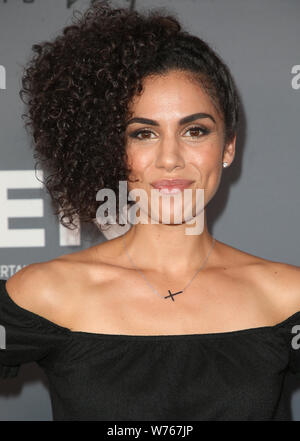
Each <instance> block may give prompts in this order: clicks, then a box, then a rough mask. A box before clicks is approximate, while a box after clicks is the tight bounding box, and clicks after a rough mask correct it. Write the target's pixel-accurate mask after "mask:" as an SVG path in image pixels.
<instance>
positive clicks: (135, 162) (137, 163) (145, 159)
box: [127, 149, 150, 175]
mask: <svg viewBox="0 0 300 441" xmlns="http://www.w3.org/2000/svg"><path fill="white" fill-rule="evenodd" d="M127 155H128V163H129V165H130V167H131V169H132V173H134V174H135V175H139V174H141V173H143V171H144V170H145V169H146V168H147V166H148V164H149V162H150V157H149V155H147V154H146V152H145V153H144V154H143V153H141V152H140V151H139V152H137V151H136V149H129V150H128V151H127Z"/></svg>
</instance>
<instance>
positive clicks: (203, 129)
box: [129, 126, 210, 141]
mask: <svg viewBox="0 0 300 441" xmlns="http://www.w3.org/2000/svg"><path fill="white" fill-rule="evenodd" d="M195 130H196V131H199V132H202V135H201V136H189V137H188V138H193V139H200V138H202V137H203V136H205V135H208V134H209V133H210V130H209V129H207V128H206V127H200V126H192V127H189V128H188V129H187V130H186V131H185V133H187V132H189V131H195ZM142 133H153V132H152V130H150V129H138V130H135V131H134V132H132V133H130V134H129V137H130V138H133V139H138V140H140V141H148V140H151V139H153V138H139V137H138V135H140V134H142Z"/></svg>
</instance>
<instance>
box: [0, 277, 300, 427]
mask: <svg viewBox="0 0 300 441" xmlns="http://www.w3.org/2000/svg"><path fill="white" fill-rule="evenodd" d="M0 325H1V328H0V335H1V339H0V342H1V349H0V377H3V378H6V377H13V376H16V375H17V373H18V370H19V367H20V365H21V364H23V363H27V362H32V361H36V362H37V363H38V365H39V366H40V367H41V368H42V369H43V370H44V372H45V373H46V375H47V378H48V380H49V390H50V397H51V403H52V410H53V419H54V420H100V421H202V420H207V421H209V420H223V421H224V420H287V419H289V412H288V409H286V406H284V405H283V403H282V400H281V395H282V389H283V382H284V379H285V376H286V373H287V372H288V371H291V372H292V373H297V372H300V349H298V340H299V342H300V338H299V339H298V332H299V330H300V329H298V327H299V328H300V311H299V312H296V313H295V314H293V315H292V316H290V317H288V318H287V319H286V320H284V321H282V322H281V323H278V324H277V325H275V326H263V327H258V328H250V329H242V330H237V331H228V332H222V333H221V332H220V333H209V334H184V335H174V334H173V335H119V334H96V333H89V332H80V331H71V330H70V329H68V328H65V327H62V326H59V325H57V324H55V323H53V322H51V321H49V320H47V319H46V318H44V317H41V316H39V315H37V314H35V313H33V312H31V311H29V310H26V309H24V308H22V307H21V306H19V305H17V304H16V303H15V302H14V301H13V300H12V298H11V297H10V296H9V294H8V292H7V290H6V280H0ZM297 325H298V326H297ZM4 333H5V337H6V338H5V344H4V339H3V336H4ZM299 335H300V333H299Z"/></svg>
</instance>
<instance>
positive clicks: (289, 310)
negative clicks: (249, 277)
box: [260, 261, 300, 319]
mask: <svg viewBox="0 0 300 441" xmlns="http://www.w3.org/2000/svg"><path fill="white" fill-rule="evenodd" d="M260 277H261V279H262V278H263V279H262V283H263V286H264V288H265V289H266V292H267V293H268V295H269V296H270V298H272V299H274V301H275V302H276V304H277V306H278V308H279V311H281V313H282V318H283V319H284V318H286V317H288V316H290V315H292V314H294V313H295V312H297V311H300V267H299V266H296V265H291V264H288V263H284V262H273V261H266V262H265V264H264V265H263V266H262V268H261V270H260Z"/></svg>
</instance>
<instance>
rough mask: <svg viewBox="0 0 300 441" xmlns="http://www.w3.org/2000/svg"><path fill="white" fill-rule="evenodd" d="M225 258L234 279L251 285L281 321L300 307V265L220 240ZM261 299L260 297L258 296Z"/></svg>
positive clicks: (223, 257) (299, 309) (263, 302)
mask: <svg viewBox="0 0 300 441" xmlns="http://www.w3.org/2000/svg"><path fill="white" fill-rule="evenodd" d="M221 244H222V246H223V248H222V253H223V255H222V260H223V261H224V262H227V265H228V267H230V275H231V276H232V277H234V279H235V280H239V281H240V282H241V283H245V284H246V285H247V286H250V288H251V290H253V292H254V293H255V295H256V296H257V298H260V299H261V301H262V304H268V305H269V306H270V311H271V310H272V311H274V310H275V311H277V314H276V315H277V317H278V322H280V321H281V320H283V319H285V318H287V317H289V316H290V315H292V314H294V313H295V312H297V311H300V267H299V266H296V265H291V264H288V263H285V262H277V261H273V260H269V259H265V258H263V257H260V256H256V255H253V254H250V253H247V252H245V251H242V250H239V249H237V248H234V247H231V246H228V245H226V244H223V243H221ZM259 301H260V300H259Z"/></svg>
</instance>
